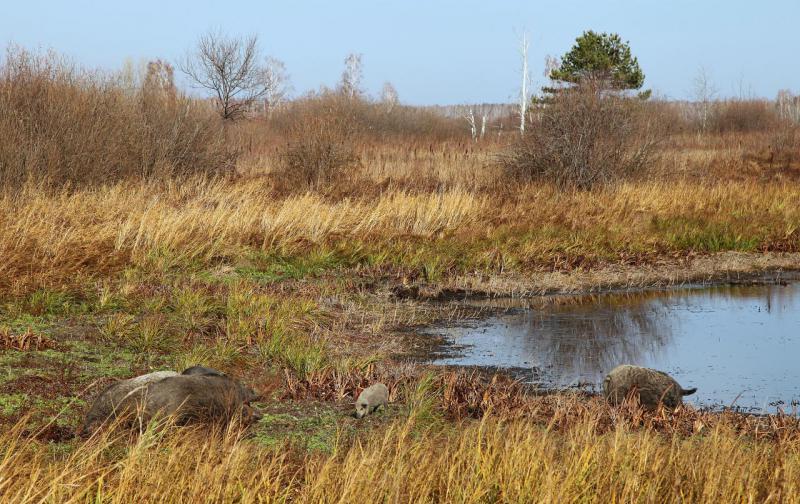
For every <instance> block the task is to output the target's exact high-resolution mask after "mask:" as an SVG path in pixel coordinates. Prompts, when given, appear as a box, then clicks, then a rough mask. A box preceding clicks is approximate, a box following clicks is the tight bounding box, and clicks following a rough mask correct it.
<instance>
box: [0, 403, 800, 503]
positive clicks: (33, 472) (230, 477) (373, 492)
mask: <svg viewBox="0 0 800 504" xmlns="http://www.w3.org/2000/svg"><path fill="white" fill-rule="evenodd" d="M799 483H800V445H799V444H798V442H797V440H794V441H785V442H765V441H754V440H752V439H749V438H748V437H747V436H744V435H740V434H736V432H735V431H733V430H732V429H731V428H729V427H728V426H726V425H724V424H720V425H718V426H717V427H715V428H713V429H709V430H707V431H705V432H703V434H701V435H695V436H692V437H688V438H687V437H683V436H681V435H674V436H669V435H662V434H658V433H654V432H652V431H647V430H635V429H631V428H630V426H628V425H626V424H625V423H624V422H622V423H620V425H619V426H618V427H616V428H615V429H613V430H611V431H609V432H608V433H606V434H601V435H598V434H596V433H595V428H594V425H593V424H592V422H591V421H587V422H585V423H580V424H575V425H573V426H572V427H571V428H570V429H568V430H566V431H563V432H555V431H553V430H552V429H551V428H550V427H547V426H539V425H531V424H529V423H527V422H525V421H507V420H503V419H502V418H497V417H487V418H485V419H484V420H482V421H480V422H466V423H462V424H458V425H457V428H455V429H453V428H441V427H437V426H436V425H435V424H434V425H428V424H425V423H424V422H423V423H420V422H419V421H417V420H414V417H413V416H412V417H410V418H409V419H407V420H397V421H394V422H392V423H389V424H387V425H385V426H384V428H382V429H380V430H378V431H373V432H372V433H371V434H369V433H365V434H363V435H362V436H360V437H358V438H357V439H355V440H353V441H350V442H346V441H345V440H344V438H342V439H340V441H339V442H338V443H337V446H336V447H335V448H334V451H333V453H331V454H324V453H318V452H305V451H302V450H299V451H298V449H296V448H294V447H293V446H291V445H289V444H286V445H283V446H279V447H277V448H266V447H262V446H259V445H258V443H257V442H256V441H254V440H250V439H246V438H245V437H243V436H242V435H241V431H238V430H236V429H230V430H228V431H226V432H217V433H215V434H212V435H208V434H207V433H202V432H199V431H196V430H191V429H183V430H180V431H177V432H176V431H166V433H165V432H164V431H152V430H151V431H147V432H146V433H145V434H143V435H142V436H140V437H138V438H137V439H134V440H133V441H131V442H130V444H126V443H125V442H124V441H122V440H115V439H114V438H113V436H112V435H110V434H104V435H102V436H100V437H98V438H95V439H92V440H90V441H89V442H87V443H85V444H80V445H78V446H77V447H76V448H75V449H74V450H73V451H71V452H70V453H67V454H60V453H58V452H52V451H49V450H48V449H47V447H46V445H43V444H40V443H39V442H36V441H31V440H28V439H24V438H21V437H20V436H19V435H18V429H17V430H12V431H9V432H5V433H3V434H2V435H1V436H0V498H2V500H4V501H6V502H16V503H21V504H22V503H28V502H65V503H66V502H86V501H89V500H91V501H95V502H99V501H102V502H178V501H180V502H199V501H202V502H313V503H318V502H630V501H637V502H687V501H688V502H709V503H712V502H713V503H717V502H797V501H798V499H799V498H798V490H800V488H798V484H799Z"/></svg>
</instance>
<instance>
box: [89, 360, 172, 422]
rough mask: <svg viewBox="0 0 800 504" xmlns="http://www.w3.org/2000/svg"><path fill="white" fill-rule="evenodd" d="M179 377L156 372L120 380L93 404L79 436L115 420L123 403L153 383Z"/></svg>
mask: <svg viewBox="0 0 800 504" xmlns="http://www.w3.org/2000/svg"><path fill="white" fill-rule="evenodd" d="M172 376H178V373H176V372H175V371H156V372H155V373H149V374H145V375H141V376H136V377H134V378H129V379H127V380H120V381H117V382H114V383H112V384H111V385H109V386H108V387H106V388H105V389H104V390H103V391H102V392H100V394H98V396H97V397H96V398H95V399H94V401H93V402H92V406H91V408H89V411H88V412H87V413H86V417H85V418H84V420H83V423H82V424H81V426H80V427H79V429H78V435H79V436H85V435H88V434H91V433H92V432H94V431H95V430H96V429H97V428H98V427H100V425H102V424H103V423H105V422H106V421H107V420H109V419H111V418H114V417H115V416H116V412H117V410H118V408H119V406H120V404H122V402H123V401H124V400H125V399H127V398H128V397H130V396H131V395H132V394H136V393H137V392H139V391H142V390H144V389H145V388H146V387H147V386H148V385H150V384H151V383H155V382H159V381H161V380H163V379H165V378H169V377H172Z"/></svg>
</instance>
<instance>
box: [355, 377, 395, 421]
mask: <svg viewBox="0 0 800 504" xmlns="http://www.w3.org/2000/svg"><path fill="white" fill-rule="evenodd" d="M388 402H389V389H388V388H386V385H384V384H383V383H376V384H375V385H372V386H370V387H367V388H365V389H364V390H362V391H361V393H360V394H359V395H358V399H356V418H362V417H364V416H365V415H369V414H370V413H373V412H374V411H375V410H377V409H378V408H380V407H381V406H386V404H387V403H388Z"/></svg>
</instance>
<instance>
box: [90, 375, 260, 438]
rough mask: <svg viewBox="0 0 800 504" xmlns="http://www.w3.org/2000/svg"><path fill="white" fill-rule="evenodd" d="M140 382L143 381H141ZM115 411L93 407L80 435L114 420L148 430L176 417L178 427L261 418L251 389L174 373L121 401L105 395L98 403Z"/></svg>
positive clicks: (225, 378)
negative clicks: (149, 425) (153, 423)
mask: <svg viewBox="0 0 800 504" xmlns="http://www.w3.org/2000/svg"><path fill="white" fill-rule="evenodd" d="M139 378H141V377H139ZM101 399H102V400H103V402H104V403H105V402H111V403H112V404H113V407H111V408H107V407H105V408H103V407H101V406H102V405H100V406H97V407H95V406H96V403H97V401H95V404H93V405H92V408H91V409H90V411H89V414H87V417H86V420H85V421H84V424H83V427H82V429H81V431H80V433H81V434H84V435H85V434H87V433H91V432H93V431H94V430H95V429H97V427H99V426H100V425H101V424H102V423H103V422H105V421H106V420H109V419H112V418H124V419H126V420H127V421H128V422H130V421H133V420H135V421H136V423H137V424H138V425H139V426H145V425H147V423H149V422H150V420H152V419H154V418H163V417H174V419H175V421H176V423H178V424H187V423H191V422H217V423H222V424H226V423H228V422H229V421H230V420H231V419H233V418H234V417H235V416H237V415H242V418H243V420H244V421H245V422H251V421H257V420H258V419H260V418H261V415H260V414H259V413H258V412H257V411H256V410H255V409H253V408H252V407H251V406H250V403H251V402H252V401H256V400H258V399H259V395H258V394H257V393H256V392H255V391H254V390H253V389H251V388H249V387H247V386H245V385H243V384H241V383H240V382H238V381H237V380H234V379H232V378H230V377H228V376H224V375H220V374H190V375H178V374H177V373H172V374H171V375H170V376H167V377H163V378H162V379H160V380H158V381H151V382H150V383H148V384H147V385H145V386H140V387H136V388H134V389H132V390H130V391H129V392H128V393H127V394H126V395H124V397H122V398H121V400H116V399H117V397H116V396H115V397H114V400H113V401H108V399H106V398H105V397H104V395H103V394H101V396H100V397H99V398H98V400H101Z"/></svg>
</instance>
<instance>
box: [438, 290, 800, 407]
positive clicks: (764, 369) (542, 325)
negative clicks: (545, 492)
mask: <svg viewBox="0 0 800 504" xmlns="http://www.w3.org/2000/svg"><path fill="white" fill-rule="evenodd" d="M464 303H467V304H468V305H469V306H473V307H483V308H485V309H486V313H487V315H486V316H484V317H482V318H480V317H479V318H473V319H470V320H463V321H456V322H451V323H448V324H443V325H440V326H438V327H432V328H429V329H427V330H426V331H425V332H426V333H429V334H437V335H441V336H444V337H445V339H446V341H447V344H446V345H445V346H444V349H443V351H442V352H441V353H439V354H437V355H436V356H435V357H434V358H433V359H432V362H433V363H434V364H442V365H454V366H480V367H490V368H499V369H505V370H508V371H509V372H511V373H512V374H514V375H515V376H518V377H520V378H521V379H523V380H524V381H527V382H533V383H536V384H538V385H540V386H542V387H547V388H566V387H580V388H588V389H594V390H600V385H601V383H602V380H603V377H604V376H605V374H606V373H607V372H608V371H610V370H611V369H612V368H614V367H615V366H617V365H619V364H637V365H641V366H647V367H652V368H656V369H660V370H663V371H666V372H668V373H669V374H671V375H672V376H674V377H675V378H676V379H677V381H678V382H679V383H680V384H681V385H682V386H683V387H685V388H689V387H697V388H698V392H697V394H695V395H693V396H689V397H686V398H685V399H686V402H688V403H693V404H695V405H696V406H705V407H714V408H718V407H727V406H734V407H736V408H738V409H741V410H746V411H753V412H774V411H775V410H776V409H777V408H778V407H780V408H783V409H784V411H787V412H789V411H791V410H792V408H793V407H796V406H797V404H798V401H800V283H789V284H784V285H776V284H772V285H751V286H716V287H687V288H679V289H671V290H666V291H645V292H635V293H633V292H628V293H609V294H600V295H592V296H577V297H574V296H549V297H546V298H543V299H538V300H534V301H524V302H520V301H513V300H493V301H465V302H464Z"/></svg>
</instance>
